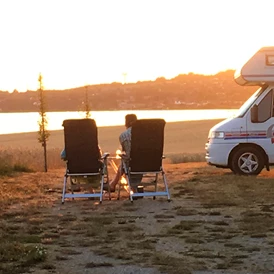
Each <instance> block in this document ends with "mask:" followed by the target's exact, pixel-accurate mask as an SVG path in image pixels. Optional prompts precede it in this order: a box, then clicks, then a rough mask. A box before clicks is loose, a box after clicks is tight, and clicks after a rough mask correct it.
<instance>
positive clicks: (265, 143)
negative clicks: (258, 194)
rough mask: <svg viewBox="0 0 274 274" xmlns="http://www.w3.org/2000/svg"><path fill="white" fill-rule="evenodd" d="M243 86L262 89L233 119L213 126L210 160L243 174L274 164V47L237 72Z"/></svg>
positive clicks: (236, 77)
mask: <svg viewBox="0 0 274 274" xmlns="http://www.w3.org/2000/svg"><path fill="white" fill-rule="evenodd" d="M234 79H235V81H236V83H238V84H239V85H242V86H245V85H252V86H259V89H258V90H257V91H256V92H255V93H254V94H253V95H252V96H251V97H250V98H249V99H248V100H247V101H246V102H245V103H244V104H243V106H242V107H241V108H240V109H239V110H238V113H237V114H236V115H235V117H233V118H229V119H226V120H224V121H222V122H221V123H218V124H217V125H215V126H214V127H212V128H211V129H210V131H209V135H208V142H207V143H206V146H205V149H206V161H207V163H208V164H210V165H214V166H216V167H228V168H230V169H231V170H232V171H233V172H234V173H236V174H241V175H257V174H259V173H260V172H261V170H262V169H263V168H264V167H265V168H266V169H267V170H269V166H270V165H274V47H263V48H261V49H260V50H259V51H258V52H257V53H255V55H254V56H252V57H251V58H250V59H249V60H248V61H247V63H246V64H245V65H243V67H242V68H241V69H240V70H238V71H236V72H235V75H234Z"/></svg>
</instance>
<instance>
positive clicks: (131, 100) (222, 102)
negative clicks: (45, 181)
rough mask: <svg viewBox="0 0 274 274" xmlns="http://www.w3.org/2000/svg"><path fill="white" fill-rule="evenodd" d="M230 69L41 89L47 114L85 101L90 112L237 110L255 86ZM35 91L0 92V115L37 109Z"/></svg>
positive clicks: (78, 107)
mask: <svg viewBox="0 0 274 274" xmlns="http://www.w3.org/2000/svg"><path fill="white" fill-rule="evenodd" d="M234 72H235V71H234V70H228V71H225V72H220V73H218V74H216V75H200V74H194V73H189V74H180V75H178V76H176V77H174V78H173V79H168V80H167V79H165V78H164V77H159V78H157V79H156V80H155V81H143V82H141V81H140V82H137V83H128V84H124V85H123V84H121V83H112V84H101V85H90V86H83V87H78V88H73V89H66V90H45V91H44V92H45V98H46V102H47V110H48V111H81V110H84V105H85V100H86V99H85V98H88V101H89V105H90V107H91V110H129V109H133V110H134V109H136V110H144V109H216V108H239V107H240V106H241V105H242V104H243V103H244V101H246V100H247V98H248V97H250V95H251V94H252V93H253V92H255V90H256V89H257V87H242V86H239V85H238V84H236V83H235V82H234ZM38 105H39V100H38V94H37V91H30V90H29V91H26V92H17V91H16V90H15V91H14V92H13V93H8V92H6V91H0V112H35V111H38V110H39V106H38Z"/></svg>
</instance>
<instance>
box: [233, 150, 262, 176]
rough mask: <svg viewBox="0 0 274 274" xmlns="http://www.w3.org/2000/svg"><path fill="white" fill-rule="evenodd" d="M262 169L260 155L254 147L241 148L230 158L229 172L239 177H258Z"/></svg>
mask: <svg viewBox="0 0 274 274" xmlns="http://www.w3.org/2000/svg"><path fill="white" fill-rule="evenodd" d="M263 167H264V157H263V155H262V153H261V152H260V151H259V150H258V149H256V148H254V147H241V148H239V149H238V150H237V151H236V152H235V153H234V154H233V156H232V161H231V170H232V171H233V172H234V173H235V174H239V175H258V174H259V173H260V172H261V171H262V169H263Z"/></svg>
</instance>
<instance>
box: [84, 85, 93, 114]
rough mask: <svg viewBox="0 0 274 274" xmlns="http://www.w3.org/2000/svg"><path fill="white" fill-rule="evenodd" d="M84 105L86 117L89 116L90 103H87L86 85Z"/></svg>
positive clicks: (86, 88) (86, 87)
mask: <svg viewBox="0 0 274 274" xmlns="http://www.w3.org/2000/svg"><path fill="white" fill-rule="evenodd" d="M83 103H84V106H85V113H86V118H90V116H91V113H90V103H89V97H88V86H85V100H84V102H83Z"/></svg>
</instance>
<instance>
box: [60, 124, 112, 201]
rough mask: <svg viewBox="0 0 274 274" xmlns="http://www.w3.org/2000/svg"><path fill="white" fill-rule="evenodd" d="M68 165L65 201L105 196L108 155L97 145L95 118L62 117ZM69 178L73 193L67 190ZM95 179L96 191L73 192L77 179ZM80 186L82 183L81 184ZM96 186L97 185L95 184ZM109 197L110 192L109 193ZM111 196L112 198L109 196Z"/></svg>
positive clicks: (63, 197) (64, 193) (101, 198)
mask: <svg viewBox="0 0 274 274" xmlns="http://www.w3.org/2000/svg"><path fill="white" fill-rule="evenodd" d="M63 127H64V141H65V151H66V161H67V168H66V173H65V175H64V185H63V195H62V203H64V201H65V199H66V198H91V197H94V198H99V199H100V203H101V202H102V200H103V184H104V182H105V181H108V170H107V157H108V155H109V154H108V153H105V154H104V155H103V156H101V153H100V149H99V146H98V134H97V126H96V123H95V121H94V120H93V119H70V120H64V121H63ZM68 178H69V179H70V188H71V193H68V191H67V181H68ZM83 178H84V179H86V180H87V184H88V182H89V180H90V179H91V180H92V179H93V180H94V179H95V180H94V182H92V186H93V188H94V190H95V191H96V189H98V188H99V187H100V191H99V190H97V191H96V192H95V193H94V192H93V193H84V192H83V191H81V192H79V193H74V188H75V185H74V183H75V181H76V183H78V181H79V182H80V183H81V181H82V180H83ZM80 186H81V184H80ZM94 186H95V187H94ZM109 198H110V193H109ZM110 199H111V198H110Z"/></svg>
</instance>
